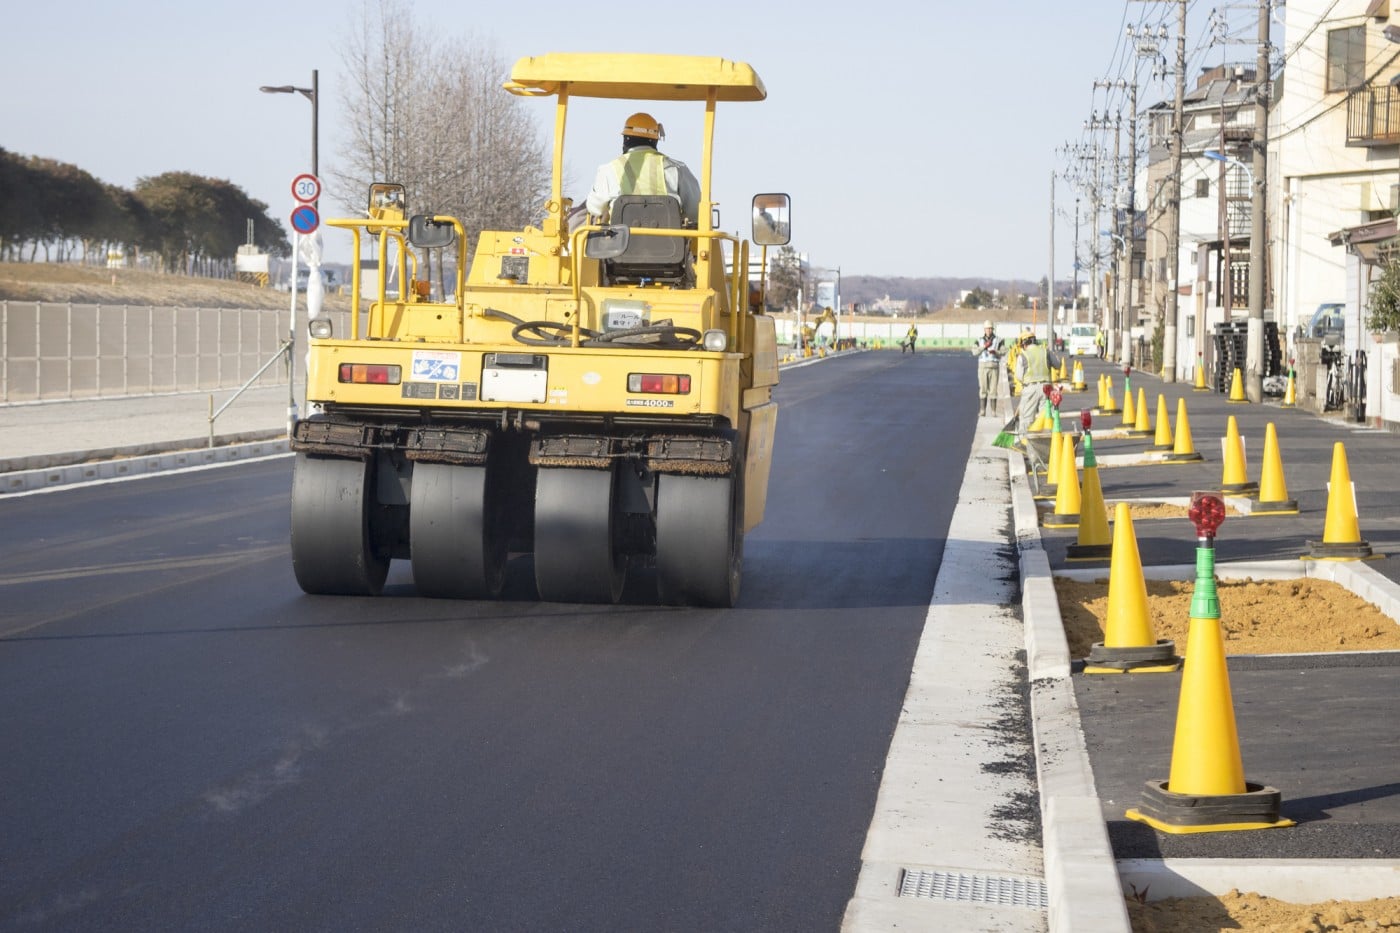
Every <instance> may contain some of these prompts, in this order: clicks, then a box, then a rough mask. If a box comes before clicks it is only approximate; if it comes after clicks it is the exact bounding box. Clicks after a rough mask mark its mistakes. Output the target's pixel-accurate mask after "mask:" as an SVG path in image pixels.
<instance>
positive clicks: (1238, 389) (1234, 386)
mask: <svg viewBox="0 0 1400 933" xmlns="http://www.w3.org/2000/svg"><path fill="white" fill-rule="evenodd" d="M1225 401H1226V402H1229V403H1230V404H1231V405H1238V404H1240V403H1241V402H1248V401H1249V399H1247V398H1245V396H1244V377H1243V376H1242V375H1241V374H1240V371H1239V368H1238V367H1236V369H1235V375H1234V376H1232V377H1231V378H1230V397H1229V398H1227V399H1226V400H1225Z"/></svg>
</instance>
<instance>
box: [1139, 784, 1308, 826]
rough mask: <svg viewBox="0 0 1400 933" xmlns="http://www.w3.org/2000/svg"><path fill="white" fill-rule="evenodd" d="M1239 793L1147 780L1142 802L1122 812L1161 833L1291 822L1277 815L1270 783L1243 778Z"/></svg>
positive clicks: (1276, 796) (1277, 799)
mask: <svg viewBox="0 0 1400 933" xmlns="http://www.w3.org/2000/svg"><path fill="white" fill-rule="evenodd" d="M1244 787H1245V792H1244V793H1243V794H1211V795H1206V796H1203V795H1199V794H1176V793H1173V792H1172V791H1170V790H1167V782H1166V781H1148V782H1147V784H1146V785H1145V786H1144V787H1143V791H1142V803H1141V805H1139V806H1138V807H1137V808H1136V809H1132V810H1128V811H1127V812H1126V813H1124V816H1126V817H1127V818H1128V819H1130V820H1137V821H1138V822H1139V823H1146V824H1147V825H1149V826H1151V827H1152V828H1153V829H1158V830H1161V831H1162V832H1164V833H1219V832H1230V831H1233V830H1240V829H1277V828H1282V827H1285V826H1293V825H1295V823H1294V822H1293V820H1290V819H1287V818H1282V819H1281V818H1280V817H1279V815H1278V808H1279V803H1280V801H1281V800H1282V799H1283V795H1282V794H1280V793H1279V791H1278V790H1277V789H1275V788H1273V787H1266V786H1264V785H1263V784H1251V783H1249V782H1247V781H1246V782H1245V785H1244Z"/></svg>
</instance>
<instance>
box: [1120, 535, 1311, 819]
mask: <svg viewBox="0 0 1400 933" xmlns="http://www.w3.org/2000/svg"><path fill="white" fill-rule="evenodd" d="M1206 540H1207V541H1208V542H1210V543H1209V544H1207V545H1206V546H1199V547H1197V548H1196V586H1195V589H1194V590H1193V591H1192V594H1191V610H1190V611H1191V617H1190V628H1189V629H1188V632H1187V636H1186V662H1185V668H1184V670H1183V671H1182V675H1181V694H1180V698H1179V699H1178V702H1177V710H1176V735H1175V738H1174V740H1173V742H1172V760H1171V771H1170V773H1169V776H1168V778H1167V780H1165V781H1148V782H1147V783H1146V785H1145V787H1144V788H1143V793H1142V802H1141V804H1140V805H1139V806H1138V807H1137V808H1134V809H1131V810H1128V811H1127V812H1126V813H1125V814H1124V815H1125V816H1127V817H1128V819H1130V820H1137V821H1139V822H1142V823H1146V824H1148V825H1149V826H1152V827H1154V828H1155V829H1159V830H1161V831H1162V832H1165V833H1206V832H1221V831H1226V830H1243V829H1270V828H1273V827H1282V826H1292V825H1294V823H1293V821H1292V820H1290V819H1287V818H1280V817H1279V803H1280V802H1281V799H1282V795H1281V794H1280V793H1279V792H1278V790H1276V789H1275V788H1272V787H1265V786H1264V785H1262V784H1250V783H1248V782H1247V781H1245V779H1244V763H1243V761H1242V759H1241V758H1240V740H1239V732H1238V730H1237V729H1236V726H1235V708H1234V700H1233V699H1232V697H1231V695H1230V671H1229V668H1228V667H1227V666H1226V663H1225V639H1224V638H1223V637H1222V635H1221V631H1220V600H1219V599H1218V597H1217V595H1216V589H1215V547H1214V543H1213V542H1214V538H1213V537H1211V538H1208V539H1206Z"/></svg>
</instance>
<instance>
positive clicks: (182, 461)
mask: <svg viewBox="0 0 1400 933" xmlns="http://www.w3.org/2000/svg"><path fill="white" fill-rule="evenodd" d="M288 450H289V448H288V446H287V438H286V437H285V436H284V437H282V438H280V439H278V440H268V441H256V442H253V443H246V444H227V445H225V446H222V447H204V448H198V449H193V450H190V449H185V450H177V451H172V452H169V453H155V454H147V455H137V456H128V457H118V458H115V459H111V460H100V461H95V462H91V463H74V464H69V465H66V466H55V467H51V468H48V469H36V470H20V471H18V472H14V473H5V474H3V475H0V496H4V495H8V494H12V493H25V492H35V491H39V490H44V489H53V488H58V487H61V486H67V485H71V484H73V483H90V482H96V481H100V480H114V479H124V478H128V477H133V476H143V475H146V474H150V473H162V472H165V471H167V470H180V469H187V468H189V467H197V466H208V465H211V464H218V463H229V462H232V461H235V460H254V459H257V458H259V457H270V456H276V455H278V454H285V453H287V452H288Z"/></svg>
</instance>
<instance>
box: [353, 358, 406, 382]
mask: <svg viewBox="0 0 1400 933" xmlns="http://www.w3.org/2000/svg"><path fill="white" fill-rule="evenodd" d="M401 373H402V369H401V368H400V367H399V366H396V365H392V364H380V363H341V364H340V381H341V382H353V383H357V384H364V385H384V386H396V385H398V384H399V382H400V381H402V380H401Z"/></svg>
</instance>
